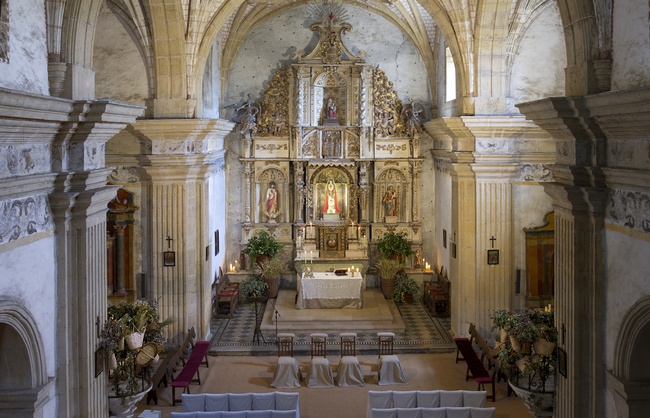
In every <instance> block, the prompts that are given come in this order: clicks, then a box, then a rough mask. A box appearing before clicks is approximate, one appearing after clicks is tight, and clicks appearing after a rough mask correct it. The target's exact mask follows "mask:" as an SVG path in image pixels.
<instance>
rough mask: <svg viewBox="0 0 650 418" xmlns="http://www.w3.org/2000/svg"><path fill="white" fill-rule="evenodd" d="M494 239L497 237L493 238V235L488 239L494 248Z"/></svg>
mask: <svg viewBox="0 0 650 418" xmlns="http://www.w3.org/2000/svg"><path fill="white" fill-rule="evenodd" d="M496 240H497V239H496V238H494V235H492V238H490V241H491V242H492V248H494V242H495V241H496Z"/></svg>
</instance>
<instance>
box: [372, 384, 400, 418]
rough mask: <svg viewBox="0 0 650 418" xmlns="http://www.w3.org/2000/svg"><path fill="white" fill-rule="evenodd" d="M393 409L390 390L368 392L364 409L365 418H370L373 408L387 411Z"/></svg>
mask: <svg viewBox="0 0 650 418" xmlns="http://www.w3.org/2000/svg"><path fill="white" fill-rule="evenodd" d="M392 407H393V391H392V390H369V391H368V406H367V407H366V418H372V410H373V409H374V408H378V409H387V408H392Z"/></svg>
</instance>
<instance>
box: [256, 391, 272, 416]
mask: <svg viewBox="0 0 650 418" xmlns="http://www.w3.org/2000/svg"><path fill="white" fill-rule="evenodd" d="M262 409H268V410H270V409H275V393H273V392H269V393H253V410H254V411H256V410H262Z"/></svg>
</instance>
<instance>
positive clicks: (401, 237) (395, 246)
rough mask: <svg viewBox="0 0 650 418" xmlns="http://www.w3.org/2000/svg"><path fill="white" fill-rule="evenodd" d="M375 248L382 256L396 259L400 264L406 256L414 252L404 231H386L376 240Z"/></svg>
mask: <svg viewBox="0 0 650 418" xmlns="http://www.w3.org/2000/svg"><path fill="white" fill-rule="evenodd" d="M377 249H378V250H379V252H380V253H381V255H382V256H383V257H384V258H388V259H393V260H397V261H398V262H399V263H400V264H402V263H404V260H406V257H408V256H411V255H413V254H414V252H413V250H412V249H411V242H410V241H409V240H408V239H407V238H406V233H405V232H400V233H396V232H386V233H385V234H384V236H383V237H381V239H380V240H379V241H377Z"/></svg>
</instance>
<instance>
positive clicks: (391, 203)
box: [382, 185, 397, 216]
mask: <svg viewBox="0 0 650 418" xmlns="http://www.w3.org/2000/svg"><path fill="white" fill-rule="evenodd" d="M382 202H383V204H384V216H397V192H396V191H395V189H394V188H393V186H392V185H390V186H388V190H386V193H385V194H384V197H383V199H382Z"/></svg>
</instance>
